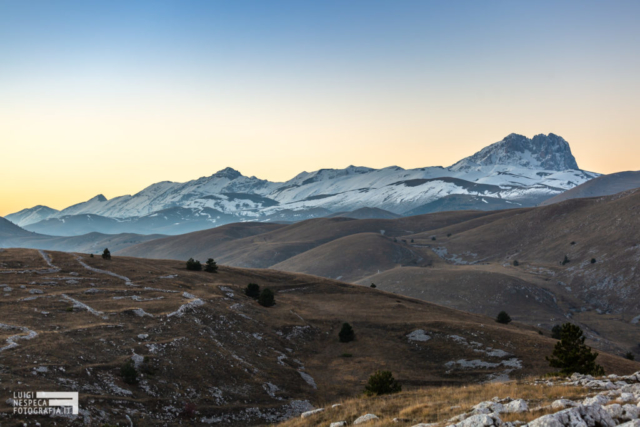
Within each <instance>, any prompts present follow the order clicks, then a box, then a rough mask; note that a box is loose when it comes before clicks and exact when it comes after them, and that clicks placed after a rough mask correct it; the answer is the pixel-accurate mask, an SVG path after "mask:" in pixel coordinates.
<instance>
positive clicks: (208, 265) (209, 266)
mask: <svg viewBox="0 0 640 427" xmlns="http://www.w3.org/2000/svg"><path fill="white" fill-rule="evenodd" d="M204 271H206V272H207V273H216V272H217V271H218V264H216V262H215V261H214V260H213V258H209V259H208V260H207V262H205V265H204Z"/></svg>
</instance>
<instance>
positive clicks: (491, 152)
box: [450, 133, 578, 171]
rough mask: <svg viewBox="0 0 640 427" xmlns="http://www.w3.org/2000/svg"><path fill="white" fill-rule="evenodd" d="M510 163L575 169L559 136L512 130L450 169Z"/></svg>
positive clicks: (466, 168) (570, 155)
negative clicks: (530, 136) (523, 134)
mask: <svg viewBox="0 0 640 427" xmlns="http://www.w3.org/2000/svg"><path fill="white" fill-rule="evenodd" d="M492 165H509V166H521V167H525V168H528V169H542V170H553V171H565V170H569V169H578V163H576V159H575V157H573V154H571V148H570V147H569V143H568V142H567V141H565V140H564V139H563V138H562V137H561V136H558V135H554V134H552V133H550V134H549V135H543V134H540V135H536V136H534V137H533V138H531V139H529V138H527V137H526V136H522V135H518V134H515V133H512V134H511V135H509V136H507V137H506V138H505V139H503V140H502V141H500V142H496V143H495V144H491V145H490V146H488V147H485V148H483V149H482V150H480V151H478V152H477V153H476V154H474V155H473V156H470V157H467V158H466V159H462V160H460V161H459V162H458V163H456V164H454V165H453V166H451V168H450V169H451V170H455V171H460V170H470V169H473V168H476V167H479V166H492Z"/></svg>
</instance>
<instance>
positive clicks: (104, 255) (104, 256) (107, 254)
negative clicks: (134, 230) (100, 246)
mask: <svg viewBox="0 0 640 427" xmlns="http://www.w3.org/2000/svg"><path fill="white" fill-rule="evenodd" d="M102 259H111V252H109V249H108V248H104V252H102Z"/></svg>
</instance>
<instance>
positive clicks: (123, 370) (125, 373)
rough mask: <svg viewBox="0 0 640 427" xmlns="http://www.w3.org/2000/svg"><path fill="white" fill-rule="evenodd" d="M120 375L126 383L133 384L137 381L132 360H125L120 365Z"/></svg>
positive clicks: (136, 373) (136, 372)
mask: <svg viewBox="0 0 640 427" xmlns="http://www.w3.org/2000/svg"><path fill="white" fill-rule="evenodd" d="M120 376H121V377H122V381H124V382H125V383H127V384H135V383H137V382H138V371H136V367H135V365H134V364H133V360H131V359H129V360H127V362H126V363H125V364H123V365H122V366H121V367H120Z"/></svg>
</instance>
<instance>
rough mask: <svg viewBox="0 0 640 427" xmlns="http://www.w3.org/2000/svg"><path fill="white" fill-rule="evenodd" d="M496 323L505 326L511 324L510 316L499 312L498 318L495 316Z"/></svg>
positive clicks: (504, 312)
mask: <svg viewBox="0 0 640 427" xmlns="http://www.w3.org/2000/svg"><path fill="white" fill-rule="evenodd" d="M496 322H498V323H503V324H505V325H506V324H508V323H511V316H509V315H508V314H507V312H506V311H501V312H500V313H498V316H496Z"/></svg>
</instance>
